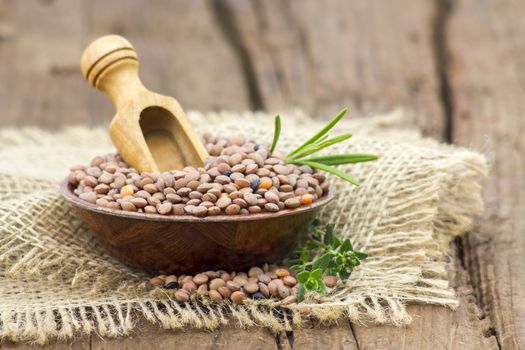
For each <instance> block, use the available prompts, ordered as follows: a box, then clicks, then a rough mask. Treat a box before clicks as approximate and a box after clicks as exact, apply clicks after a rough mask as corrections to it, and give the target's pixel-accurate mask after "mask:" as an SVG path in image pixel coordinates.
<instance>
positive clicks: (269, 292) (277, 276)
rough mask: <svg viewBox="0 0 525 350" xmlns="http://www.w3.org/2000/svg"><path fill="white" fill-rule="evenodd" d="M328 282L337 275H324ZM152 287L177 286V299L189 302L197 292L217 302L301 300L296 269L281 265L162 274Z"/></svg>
mask: <svg viewBox="0 0 525 350" xmlns="http://www.w3.org/2000/svg"><path fill="white" fill-rule="evenodd" d="M323 279H324V281H325V283H326V286H327V287H329V288H332V287H334V286H335V285H336V283H337V280H338V279H337V277H335V276H324V277H323ZM149 285H150V286H152V287H161V288H165V289H172V290H175V299H176V300H177V301H179V302H187V301H189V300H190V299H191V298H192V297H193V296H207V297H209V298H210V299H211V300H213V301H215V302H220V301H223V300H228V299H229V300H231V301H232V302H234V303H237V304H238V303H241V302H242V301H243V300H245V299H247V298H250V299H254V300H260V299H272V298H274V299H275V298H277V299H281V304H282V305H288V304H292V303H295V302H296V301H297V288H298V287H297V281H296V280H295V277H293V273H290V271H289V270H288V269H286V268H282V267H278V266H277V265H274V264H272V265H268V264H264V265H263V266H262V267H258V266H254V267H252V268H250V270H249V271H248V272H247V273H246V272H231V273H228V272H226V271H222V270H219V271H207V272H203V273H198V274H196V275H194V276H190V275H180V276H178V277H177V276H175V275H169V276H167V275H160V276H157V277H154V278H152V279H151V280H149Z"/></svg>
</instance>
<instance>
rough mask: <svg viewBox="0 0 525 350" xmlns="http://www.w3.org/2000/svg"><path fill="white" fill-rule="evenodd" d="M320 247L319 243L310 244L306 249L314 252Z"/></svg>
mask: <svg viewBox="0 0 525 350" xmlns="http://www.w3.org/2000/svg"><path fill="white" fill-rule="evenodd" d="M318 247H319V243H318V242H310V243H308V244H307V245H306V249H309V250H313V249H316V248H318Z"/></svg>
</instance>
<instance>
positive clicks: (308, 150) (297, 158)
mask: <svg viewBox="0 0 525 350" xmlns="http://www.w3.org/2000/svg"><path fill="white" fill-rule="evenodd" d="M347 111H348V109H347V108H343V109H342V110H341V111H340V112H339V113H338V114H337V115H336V116H335V117H334V118H333V119H332V120H331V121H330V122H328V124H326V125H325V126H324V127H323V128H322V129H321V130H320V131H318V132H317V133H316V134H315V135H314V136H312V137H311V138H310V139H308V140H307V141H306V142H304V143H303V144H302V145H300V146H299V147H297V148H296V149H295V150H293V151H292V152H290V153H289V154H288V155H287V157H286V160H287V161H288V163H291V164H298V165H308V166H310V167H312V168H315V169H319V170H323V171H326V172H328V173H331V174H333V175H335V176H338V177H340V178H341V179H343V180H345V181H348V182H350V183H351V184H354V185H356V186H358V185H359V182H358V181H357V180H356V179H354V178H353V177H352V176H350V175H348V174H346V173H345V172H343V171H340V170H338V169H336V168H334V165H343V164H354V163H360V162H368V161H372V160H376V159H377V158H378V157H377V156H376V155H372V154H333V155H324V156H317V157H310V158H305V157H306V156H309V155H311V154H314V153H317V152H319V151H321V150H323V149H325V148H327V147H330V146H332V145H335V144H337V143H340V142H343V141H346V140H348V139H349V138H351V137H352V134H350V133H347V134H343V135H339V136H336V137H332V138H329V135H328V132H329V131H330V130H331V129H332V128H333V127H334V126H335V125H336V124H337V123H338V122H339V121H340V120H341V118H343V117H344V115H345V114H346V112H347ZM280 135H281V117H280V116H279V115H276V116H275V129H274V133H273V142H272V147H271V148H270V153H273V151H274V150H275V146H276V145H277V142H278V140H279V136H280Z"/></svg>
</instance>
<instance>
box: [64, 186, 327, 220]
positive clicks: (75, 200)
mask: <svg viewBox="0 0 525 350" xmlns="http://www.w3.org/2000/svg"><path fill="white" fill-rule="evenodd" d="M60 193H61V194H62V197H64V198H65V199H66V200H67V201H68V202H70V203H72V204H73V205H74V206H76V207H80V208H82V209H85V210H88V211H91V212H95V213H99V214H105V215H109V216H116V217H121V218H128V219H136V220H147V221H165V222H236V221H257V220H261V219H269V218H277V217H285V216H290V215H297V214H300V213H305V212H309V211H312V210H314V209H317V208H319V207H322V206H324V205H326V204H328V203H329V202H330V201H332V200H333V199H334V197H335V196H334V193H333V190H332V188H330V189H329V190H328V193H327V194H325V195H324V196H323V197H321V198H320V199H318V200H317V201H315V202H313V203H312V204H310V205H306V206H304V205H303V206H300V207H298V208H294V209H283V210H280V211H278V212H276V213H260V214H249V215H217V216H205V217H197V216H193V215H161V214H147V213H138V212H132V211H124V210H117V209H111V208H104V207H100V206H98V205H96V204H93V203H89V202H86V201H84V200H82V199H80V198H79V197H78V196H76V195H75V194H74V193H73V191H72V186H71V185H70V184H69V180H68V178H67V177H66V178H65V179H64V180H62V181H61V182H60Z"/></svg>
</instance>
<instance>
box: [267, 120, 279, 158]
mask: <svg viewBox="0 0 525 350" xmlns="http://www.w3.org/2000/svg"><path fill="white" fill-rule="evenodd" d="M274 124H275V126H274V132H273V141H272V147H271V148H270V154H272V153H273V151H274V150H275V146H277V142H278V141H279V136H281V116H279V114H277V115H276V116H275V122H274Z"/></svg>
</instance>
